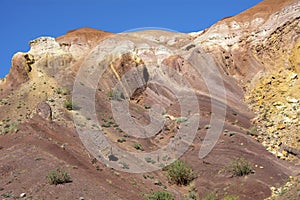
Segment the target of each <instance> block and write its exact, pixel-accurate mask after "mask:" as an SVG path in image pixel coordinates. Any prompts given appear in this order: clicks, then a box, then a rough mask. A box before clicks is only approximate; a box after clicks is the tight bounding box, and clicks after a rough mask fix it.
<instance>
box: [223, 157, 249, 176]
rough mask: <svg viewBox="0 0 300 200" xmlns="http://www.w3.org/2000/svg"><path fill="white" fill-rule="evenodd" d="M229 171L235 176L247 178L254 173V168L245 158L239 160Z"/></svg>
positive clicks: (232, 164)
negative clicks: (246, 176)
mask: <svg viewBox="0 0 300 200" xmlns="http://www.w3.org/2000/svg"><path fill="white" fill-rule="evenodd" d="M229 171H230V172H231V173H232V175H234V176H245V175H247V174H250V173H252V172H253V168H252V166H251V164H250V163H249V162H248V161H247V160H245V159H244V158H238V159H236V160H234V161H233V162H232V163H231V164H230V166H229Z"/></svg>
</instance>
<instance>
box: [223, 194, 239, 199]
mask: <svg viewBox="0 0 300 200" xmlns="http://www.w3.org/2000/svg"><path fill="white" fill-rule="evenodd" d="M238 199H239V198H238V197H237V196H235V195H227V196H225V197H224V198H223V200H238Z"/></svg>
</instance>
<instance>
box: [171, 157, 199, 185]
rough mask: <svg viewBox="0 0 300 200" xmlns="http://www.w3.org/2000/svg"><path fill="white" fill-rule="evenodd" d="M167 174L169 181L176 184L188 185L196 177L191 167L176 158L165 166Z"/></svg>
mask: <svg viewBox="0 0 300 200" xmlns="http://www.w3.org/2000/svg"><path fill="white" fill-rule="evenodd" d="M167 175H168V177H169V179H170V182H171V183H176V184H177V185H188V184H189V183H190V182H191V181H192V180H194V179H195V178H196V176H195V174H194V173H193V171H192V169H191V168H190V167H189V166H188V165H187V164H186V163H185V162H183V161H180V160H176V161H175V162H173V163H172V164H171V165H170V166H168V167H167Z"/></svg>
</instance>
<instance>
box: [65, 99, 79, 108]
mask: <svg viewBox="0 0 300 200" xmlns="http://www.w3.org/2000/svg"><path fill="white" fill-rule="evenodd" d="M64 107H65V108H66V109H67V110H78V109H79V107H78V106H77V105H75V104H74V103H73V102H72V101H71V100H66V101H65V102H64Z"/></svg>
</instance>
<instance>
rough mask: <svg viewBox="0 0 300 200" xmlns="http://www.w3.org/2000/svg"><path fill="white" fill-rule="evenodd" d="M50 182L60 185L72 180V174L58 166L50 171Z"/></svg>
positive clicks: (48, 177)
mask: <svg viewBox="0 0 300 200" xmlns="http://www.w3.org/2000/svg"><path fill="white" fill-rule="evenodd" d="M47 179H48V182H49V183H50V184H51V185H58V184H64V183H70V182H72V180H71V177H70V175H69V174H68V173H67V172H65V171H64V170H62V169H60V168H57V169H55V170H52V171H50V172H49V173H48V176H47Z"/></svg>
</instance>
